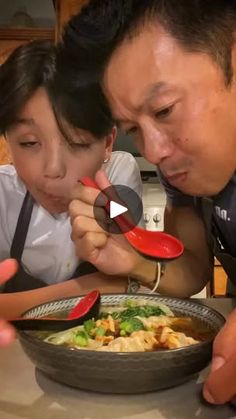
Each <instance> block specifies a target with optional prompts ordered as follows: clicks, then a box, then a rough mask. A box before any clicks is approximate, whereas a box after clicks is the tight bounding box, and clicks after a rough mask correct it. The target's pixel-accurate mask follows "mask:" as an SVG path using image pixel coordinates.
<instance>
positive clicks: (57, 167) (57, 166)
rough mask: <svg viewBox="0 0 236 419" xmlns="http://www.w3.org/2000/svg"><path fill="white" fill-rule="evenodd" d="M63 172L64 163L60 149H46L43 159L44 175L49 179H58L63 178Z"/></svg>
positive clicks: (64, 171) (64, 168) (64, 169)
mask: <svg viewBox="0 0 236 419" xmlns="http://www.w3.org/2000/svg"><path fill="white" fill-rule="evenodd" d="M65 174H66V164H65V160H64V156H63V152H62V150H61V151H58V150H51V151H50V152H49V151H48V153H47V156H45V160H44V176H45V177H47V178H51V179H60V178H63V177H64V176H65Z"/></svg>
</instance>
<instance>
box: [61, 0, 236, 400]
mask: <svg viewBox="0 0 236 419" xmlns="http://www.w3.org/2000/svg"><path fill="white" fill-rule="evenodd" d="M235 32H236V5H235V1H233V0H232V1H225V0H216V1H214V2H212V0H198V1H189V0H149V1H141V0H116V1H113V0H91V1H90V3H89V5H88V6H87V7H85V8H84V9H83V11H82V13H81V15H79V16H75V17H74V18H72V19H71V21H70V23H69V24H68V26H67V27H66V30H65V33H64V37H63V44H62V46H61V47H60V52H59V59H58V63H59V72H60V65H61V73H62V68H63V66H62V63H63V62H64V63H66V66H67V68H68V69H69V68H70V71H71V68H72V67H73V71H74V72H75V73H76V72H77V75H78V77H79V74H80V71H82V72H84V71H87V73H88V74H90V75H91V82H93V83H94V82H95V81H96V80H98V81H100V82H101V85H102V88H103V91H104V93H105V95H106V98H107V99H108V102H109V104H110V107H111V109H112V113H113V116H114V119H115V121H116V122H117V123H118V124H119V125H120V126H121V128H122V129H124V130H125V131H126V132H127V133H129V134H131V135H132V136H133V137H134V140H135V143H136V145H137V147H138V149H139V151H140V152H141V153H142V155H143V156H144V157H145V158H146V159H147V160H149V161H150V162H151V163H154V164H155V165H156V166H157V168H158V171H159V173H160V177H161V179H162V182H163V184H164V186H165V188H166V192H167V198H168V199H167V207H166V213H165V230H166V231H167V232H170V233H171V234H173V235H175V236H177V237H179V238H180V239H181V240H182V241H183V243H184V245H185V252H184V255H183V257H181V258H180V259H178V260H177V261H175V262H173V263H171V264H168V265H167V267H166V270H165V273H164V274H163V276H162V279H161V282H160V286H159V288H158V290H159V292H162V293H167V294H170V295H177V296H185V297H186V296H190V295H192V294H194V293H196V292H198V291H199V290H201V289H202V288H203V287H204V286H205V285H206V283H207V282H208V281H209V280H210V279H211V277H212V272H213V255H217V257H218V258H219V259H220V260H221V262H222V264H223V266H224V268H225V270H226V272H227V273H228V275H229V277H230V280H231V286H230V290H229V291H230V293H231V294H234V293H235V285H234V282H235V278H236V260H235V256H236V239H235V238H236V211H235V196H236V177H235V170H236V154H235V147H236V118H235V105H236V83H235V77H236V41H235ZM67 76H68V74H67V75H66V72H63V75H62V77H64V78H65V79H66V77H67ZM70 80H73V78H70ZM72 84H73V83H72ZM64 87H66V86H65V85H64ZM69 88H70V89H72V85H70V87H69ZM72 90H73V91H74V93H75V92H76V83H75V84H74V89H72ZM96 181H97V183H98V185H99V187H101V188H104V187H106V186H107V180H106V179H105V177H104V174H102V173H99V174H98V176H97V178H96ZM87 192H88V191H86V193H85V190H84V188H83V187H82V186H81V187H79V188H78V191H77V198H78V200H77V202H76V201H74V202H73V203H72V204H71V208H70V209H71V217H72V224H73V237H74V240H75V241H76V242H77V244H78V255H79V257H81V258H83V259H86V260H89V261H90V262H92V263H93V264H94V265H96V266H97V268H98V269H99V270H102V271H104V272H106V273H109V274H124V275H125V274H126V275H127V274H129V275H130V276H132V277H134V278H136V279H138V280H139V281H140V282H142V283H145V282H146V283H150V282H152V281H153V280H154V278H155V264H154V263H152V262H149V261H145V260H143V259H142V258H141V257H140V256H138V255H137V254H135V252H134V251H132V250H131V249H130V248H129V247H128V246H127V244H124V240H123V239H122V238H118V237H113V236H111V235H108V234H106V233H105V232H104V231H102V230H101V228H100V227H99V226H98V224H97V223H96V221H95V220H93V216H92V210H91V205H92V204H93V203H94V200H95V198H96V194H97V193H96V192H95V191H93V192H92V191H90V193H89V195H88V193H87ZM235 338H236V312H234V313H232V315H231V317H230V319H229V321H228V322H227V325H226V327H224V329H223V330H222V331H221V333H220V334H219V335H218V337H217V338H216V340H215V344H214V350H213V363H212V370H211V373H210V375H209V377H208V380H207V382H206V384H205V387H204V396H205V398H206V399H207V400H208V401H210V402H212V403H224V402H226V401H228V400H230V399H232V398H233V396H234V395H235V394H236V381H235V378H234V377H235V374H236V349H235V348H234V344H233V342H234V341H235Z"/></svg>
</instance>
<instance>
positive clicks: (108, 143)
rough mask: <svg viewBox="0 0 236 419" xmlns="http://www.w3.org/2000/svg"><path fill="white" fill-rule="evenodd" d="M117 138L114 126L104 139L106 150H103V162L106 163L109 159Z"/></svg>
mask: <svg viewBox="0 0 236 419" xmlns="http://www.w3.org/2000/svg"><path fill="white" fill-rule="evenodd" d="M116 136H117V128H116V127H115V126H114V127H113V128H112V130H111V133H110V134H109V135H107V137H106V149H105V158H104V161H105V162H106V161H108V160H109V159H110V157H111V153H112V149H113V144H114V142H115V139H116Z"/></svg>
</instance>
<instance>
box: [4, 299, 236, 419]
mask: <svg viewBox="0 0 236 419" xmlns="http://www.w3.org/2000/svg"><path fill="white" fill-rule="evenodd" d="M201 302H202V303H203V304H207V305H209V306H211V307H213V308H215V309H217V310H218V311H220V312H221V313H222V314H223V315H224V316H226V317H227V315H228V314H229V313H230V312H231V311H232V310H233V309H234V308H236V299H233V300H232V299H226V298H222V299H221V298H219V299H214V298H213V299H205V300H201ZM0 371H1V380H0V418H1V419H24V418H27V419H55V418H56V419H74V418H76V419H141V418H145V419H154V418H155V419H166V418H168V419H191V418H197V419H198V418H199V419H211V418H212V419H213V418H214V419H236V408H234V407H232V406H231V405H230V404H228V405H225V406H221V407H220V406H210V405H208V404H207V403H205V402H204V401H203V399H202V397H201V388H202V383H203V381H204V378H205V377H206V376H207V372H208V371H207V369H205V370H203V371H202V372H201V373H200V374H199V375H198V376H196V377H195V378H193V379H192V380H191V381H188V382H187V383H185V384H183V385H181V386H178V387H174V388H172V389H168V390H164V391H159V392H155V393H148V394H143V395H127V396H126V395H108V394H99V393H91V392H86V391H80V390H77V389H73V388H70V387H67V386H65V385H61V384H58V383H56V382H54V381H52V380H50V379H48V378H47V377H46V376H45V375H44V374H43V373H41V372H40V371H38V370H35V368H34V366H33V364H32V363H31V362H30V360H29V359H28V358H27V357H26V355H25V354H24V352H23V350H22V349H21V347H20V344H19V342H18V341H17V340H16V341H15V343H14V344H13V345H12V346H10V347H8V348H4V349H1V358H0Z"/></svg>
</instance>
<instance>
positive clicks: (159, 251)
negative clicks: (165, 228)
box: [80, 177, 184, 261]
mask: <svg viewBox="0 0 236 419" xmlns="http://www.w3.org/2000/svg"><path fill="white" fill-rule="evenodd" d="M80 182H81V183H82V184H83V185H84V186H89V187H91V188H95V189H98V190H100V189H99V187H98V186H97V184H96V183H95V182H94V180H92V179H91V178H89V177H84V178H82V179H81V180H80ZM103 193H104V192H103ZM108 199H109V197H108ZM109 208H110V203H109V202H108V203H107V204H106V206H105V210H106V212H107V213H108V214H109V211H110V210H109ZM114 220H115V222H116V223H117V224H118V226H119V227H120V229H121V231H123V234H124V236H125V237H126V239H127V241H128V242H129V243H130V245H131V246H132V247H133V248H134V249H135V250H136V251H137V252H138V253H140V254H142V255H143V256H144V257H145V258H147V259H151V260H158V261H161V260H164V261H168V260H169V261H170V260H173V259H176V258H178V257H179V256H181V255H182V253H183V251H184V246H183V243H182V242H181V241H180V240H178V239H177V238H175V237H173V236H171V235H170V234H167V233H163V232H160V231H148V230H144V229H143V228H140V227H137V226H134V225H132V223H131V222H130V221H128V220H127V219H126V218H125V217H124V216H123V215H119V216H117V217H115V218H114ZM127 226H129V227H130V229H129V231H128V232H127V231H126V232H124V228H125V230H127Z"/></svg>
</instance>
